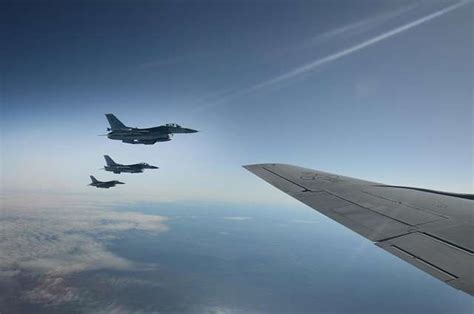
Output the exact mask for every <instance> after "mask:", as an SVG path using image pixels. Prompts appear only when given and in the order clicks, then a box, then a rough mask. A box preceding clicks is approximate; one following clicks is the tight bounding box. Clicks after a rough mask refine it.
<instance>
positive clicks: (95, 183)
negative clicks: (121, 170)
mask: <svg viewBox="0 0 474 314" xmlns="http://www.w3.org/2000/svg"><path fill="white" fill-rule="evenodd" d="M90 177H91V180H92V183H91V184H89V185H92V186H95V187H96V188H102V189H108V188H111V187H114V186H115V185H117V184H125V183H123V182H120V181H117V180H113V181H99V180H97V179H96V178H94V176H90Z"/></svg>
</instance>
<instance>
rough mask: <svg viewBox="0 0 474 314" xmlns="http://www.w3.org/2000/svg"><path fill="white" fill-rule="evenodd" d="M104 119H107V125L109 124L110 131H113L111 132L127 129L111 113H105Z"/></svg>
mask: <svg viewBox="0 0 474 314" xmlns="http://www.w3.org/2000/svg"><path fill="white" fill-rule="evenodd" d="M105 117H106V118H107V121H109V124H110V129H111V130H112V131H113V130H120V129H126V128H127V127H126V126H125V124H123V123H122V122H120V120H119V119H117V117H116V116H115V115H113V114H112V113H106V114H105Z"/></svg>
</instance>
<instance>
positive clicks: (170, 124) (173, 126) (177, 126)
mask: <svg viewBox="0 0 474 314" xmlns="http://www.w3.org/2000/svg"><path fill="white" fill-rule="evenodd" d="M166 126H169V127H172V128H180V127H181V126H180V125H179V124H176V123H167V124H166Z"/></svg>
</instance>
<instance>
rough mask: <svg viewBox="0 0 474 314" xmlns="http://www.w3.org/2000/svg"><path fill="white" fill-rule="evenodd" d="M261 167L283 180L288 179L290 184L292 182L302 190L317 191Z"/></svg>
mask: <svg viewBox="0 0 474 314" xmlns="http://www.w3.org/2000/svg"><path fill="white" fill-rule="evenodd" d="M262 169H265V170H266V171H268V172H270V173H271V174H274V175H276V176H277V177H279V178H281V179H283V180H285V181H288V182H290V183H292V184H294V185H296V186H299V187H300V188H302V189H303V191H302V192H317V191H313V190H310V189H308V188H307V187H305V186H303V185H301V184H298V183H296V182H294V181H292V180H290V179H288V178H285V177H284V176H282V175H279V174H278V173H276V172H274V171H271V170H270V169H268V168H265V167H262Z"/></svg>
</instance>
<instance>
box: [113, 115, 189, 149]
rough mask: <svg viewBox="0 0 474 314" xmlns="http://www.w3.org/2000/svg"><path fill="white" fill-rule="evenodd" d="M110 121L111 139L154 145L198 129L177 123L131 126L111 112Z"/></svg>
mask: <svg viewBox="0 0 474 314" xmlns="http://www.w3.org/2000/svg"><path fill="white" fill-rule="evenodd" d="M105 116H106V117H107V120H108V121H109V124H110V128H107V131H109V133H107V137H108V138H109V139H111V140H120V141H122V142H124V143H128V144H145V145H153V144H155V143H156V142H167V141H170V140H171V137H172V136H173V134H178V133H196V132H197V131H196V130H193V129H188V128H183V127H181V126H179V125H178V124H176V123H168V124H165V125H161V126H157V127H152V128H143V129H140V128H131V127H128V126H126V125H124V124H123V123H122V122H121V121H120V120H119V119H117V117H116V116H115V115H113V114H111V113H108V114H106V115H105Z"/></svg>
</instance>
